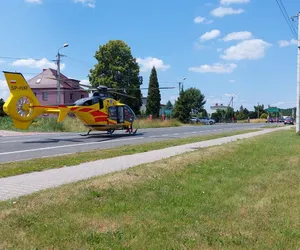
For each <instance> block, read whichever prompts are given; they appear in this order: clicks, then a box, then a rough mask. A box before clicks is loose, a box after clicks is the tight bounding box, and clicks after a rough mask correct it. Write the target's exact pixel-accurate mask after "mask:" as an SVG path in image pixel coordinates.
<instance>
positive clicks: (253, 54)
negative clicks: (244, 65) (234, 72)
mask: <svg viewBox="0 0 300 250" xmlns="http://www.w3.org/2000/svg"><path fill="white" fill-rule="evenodd" d="M270 46H271V44H269V43H267V42H265V41H263V40H261V39H252V40H247V41H243V42H240V43H238V44H237V45H235V46H231V47H230V48H228V49H226V50H225V51H224V54H223V55H221V58H222V59H225V60H243V59H249V60H254V59H260V58H262V57H264V56H265V50H266V49H267V48H268V47H270Z"/></svg>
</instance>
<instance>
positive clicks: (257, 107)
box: [257, 102, 259, 119]
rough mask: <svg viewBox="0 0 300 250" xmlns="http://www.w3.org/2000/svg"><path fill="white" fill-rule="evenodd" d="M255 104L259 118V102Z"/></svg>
mask: <svg viewBox="0 0 300 250" xmlns="http://www.w3.org/2000/svg"><path fill="white" fill-rule="evenodd" d="M257 104H258V105H257V118H258V119H259V102H258V103H257Z"/></svg>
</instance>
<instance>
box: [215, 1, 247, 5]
mask: <svg viewBox="0 0 300 250" xmlns="http://www.w3.org/2000/svg"><path fill="white" fill-rule="evenodd" d="M220 3H221V4H223V5H230V4H240V3H250V0H221V2H220Z"/></svg>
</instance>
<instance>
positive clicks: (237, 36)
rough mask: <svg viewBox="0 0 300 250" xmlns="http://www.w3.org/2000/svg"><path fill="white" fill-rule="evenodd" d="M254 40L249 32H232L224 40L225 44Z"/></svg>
mask: <svg viewBox="0 0 300 250" xmlns="http://www.w3.org/2000/svg"><path fill="white" fill-rule="evenodd" d="M250 38H252V33H251V32H249V31H240V32H232V33H230V34H228V35H226V36H225V37H224V38H223V40H224V41H225V42H228V41H232V40H247V39H250Z"/></svg>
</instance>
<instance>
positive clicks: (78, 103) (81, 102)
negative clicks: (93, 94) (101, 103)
mask: <svg viewBox="0 0 300 250" xmlns="http://www.w3.org/2000/svg"><path fill="white" fill-rule="evenodd" d="M74 104H75V106H91V105H93V102H92V100H91V98H83V99H79V100H77V101H76V102H75V103H74Z"/></svg>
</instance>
